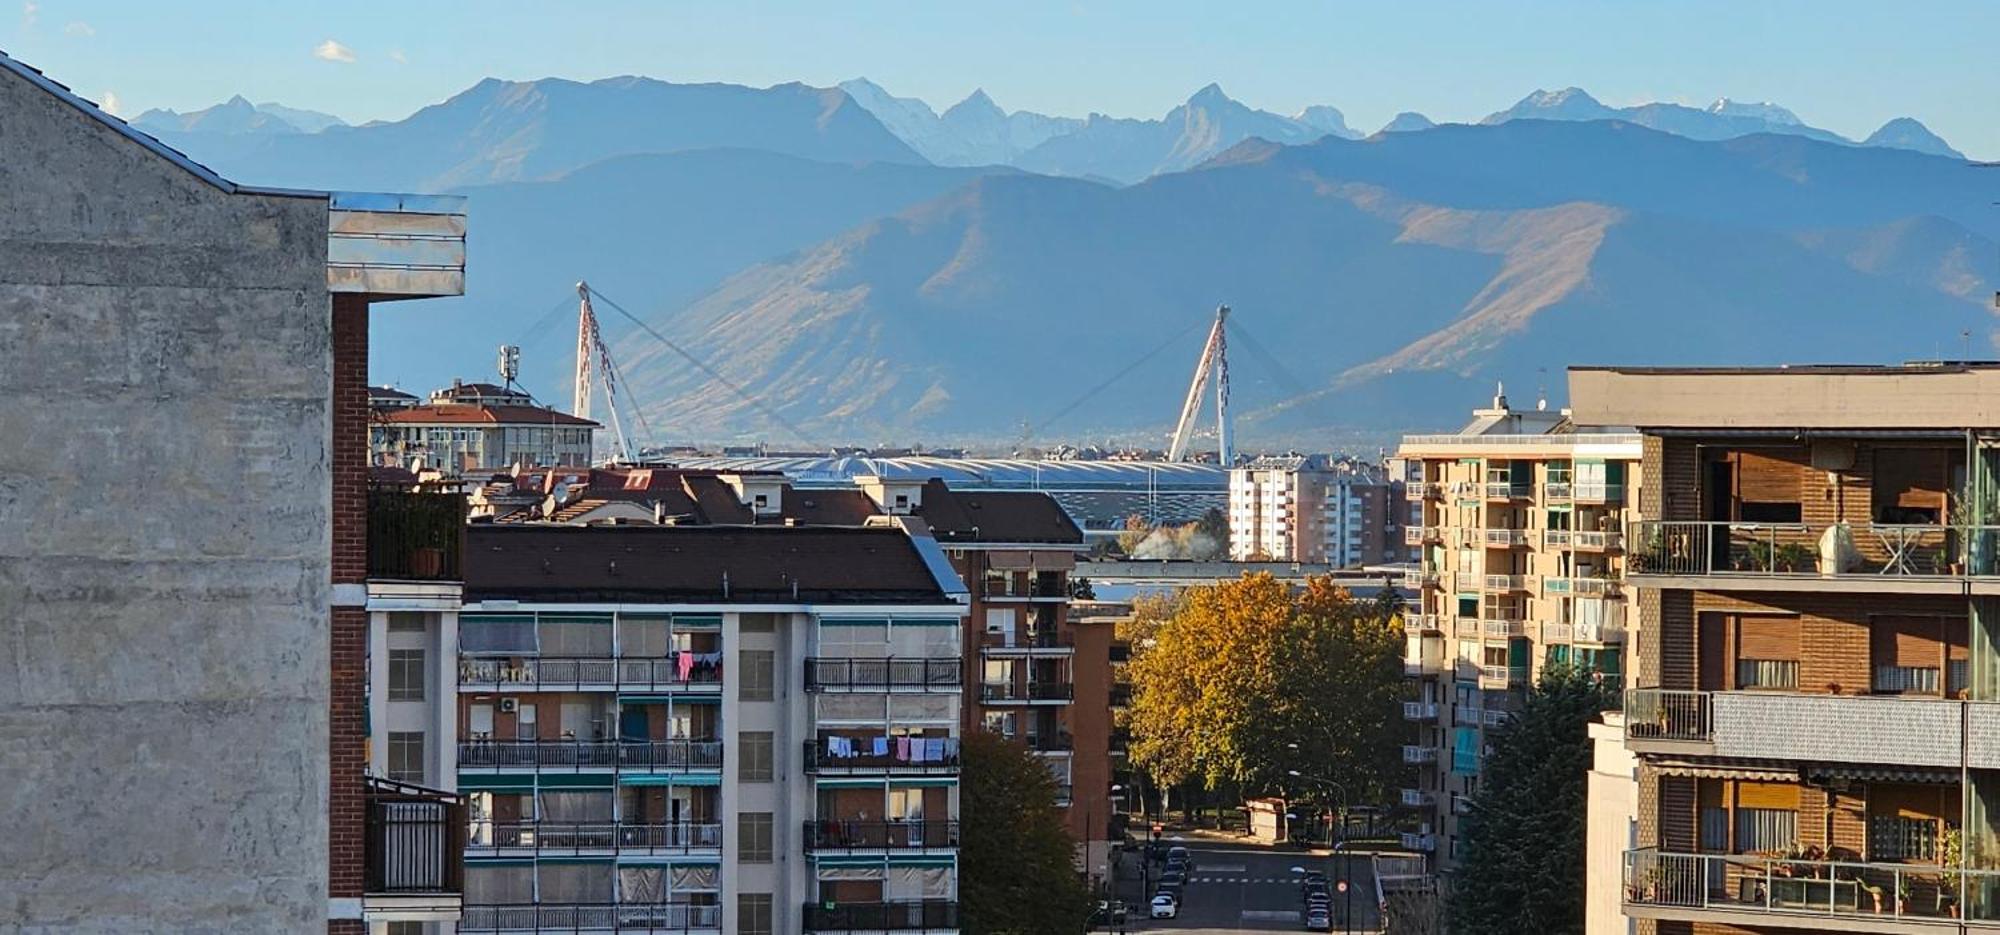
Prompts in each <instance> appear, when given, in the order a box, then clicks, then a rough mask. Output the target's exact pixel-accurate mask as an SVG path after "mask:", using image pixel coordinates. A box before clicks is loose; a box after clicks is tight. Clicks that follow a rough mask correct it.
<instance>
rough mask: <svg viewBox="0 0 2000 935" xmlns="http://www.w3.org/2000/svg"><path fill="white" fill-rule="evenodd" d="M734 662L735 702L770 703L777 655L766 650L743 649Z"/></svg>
mask: <svg viewBox="0 0 2000 935" xmlns="http://www.w3.org/2000/svg"><path fill="white" fill-rule="evenodd" d="M736 660H737V665H736V700H738V701H770V700H771V699H772V697H773V688H774V686H773V684H772V683H773V682H774V681H775V680H776V677H775V674H774V670H775V669H776V668H777V654H775V653H773V652H772V651H770V650H768V649H745V650H741V651H739V652H738V653H737V655H736Z"/></svg>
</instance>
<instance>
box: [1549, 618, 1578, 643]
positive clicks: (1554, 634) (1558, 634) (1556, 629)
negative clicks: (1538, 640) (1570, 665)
mask: <svg viewBox="0 0 2000 935" xmlns="http://www.w3.org/2000/svg"><path fill="white" fill-rule="evenodd" d="M1542 642H1544V643H1550V644H1557V643H1574V642H1576V626H1575V625H1574V624H1568V623H1543V624H1542Z"/></svg>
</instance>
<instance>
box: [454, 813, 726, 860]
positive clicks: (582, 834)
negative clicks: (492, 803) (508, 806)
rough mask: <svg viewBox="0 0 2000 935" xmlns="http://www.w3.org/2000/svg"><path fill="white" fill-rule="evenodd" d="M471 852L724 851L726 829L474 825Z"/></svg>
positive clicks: (613, 823)
mask: <svg viewBox="0 0 2000 935" xmlns="http://www.w3.org/2000/svg"><path fill="white" fill-rule="evenodd" d="M465 846H466V848H467V849H469V850H474V851H482V850H508V851H534V852H536V853H543V852H551V853H558V854H562V853H574V852H576V851H588V850H614V849H616V850H633V851H644V852H650V853H682V854H685V853H692V852H696V851H713V850H719V849H721V847H722V825H720V824H717V823H713V822H690V821H682V822H660V823H655V824H648V823H644V822H619V821H602V822H565V821H475V822H472V824H471V827H470V828H469V829H468V833H467V836H466V842H465Z"/></svg>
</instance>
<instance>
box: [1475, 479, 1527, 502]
mask: <svg viewBox="0 0 2000 935" xmlns="http://www.w3.org/2000/svg"><path fill="white" fill-rule="evenodd" d="M1484 487H1485V493H1486V499H1488V500H1512V499H1514V498H1516V497H1529V496H1533V495H1534V492H1535V488H1534V485H1532V484H1515V483H1509V482H1497V483H1488V484H1486V485H1484Z"/></svg>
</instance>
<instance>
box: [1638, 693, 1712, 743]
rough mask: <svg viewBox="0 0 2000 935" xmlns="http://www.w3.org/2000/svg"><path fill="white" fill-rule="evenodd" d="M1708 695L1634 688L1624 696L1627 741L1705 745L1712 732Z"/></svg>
mask: <svg viewBox="0 0 2000 935" xmlns="http://www.w3.org/2000/svg"><path fill="white" fill-rule="evenodd" d="M1709 697H1710V696H1709V693H1708V692H1700V691H1681V690H1677V689H1665V688H1635V689H1632V690H1630V691H1627V692H1626V693H1625V737H1626V739H1627V740H1685V741H1696V742H1706V741H1708V740H1709V739H1710V737H1711V736H1713V733H1714V730H1715V717H1714V711H1713V709H1712V708H1711V707H1710V705H1709Z"/></svg>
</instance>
